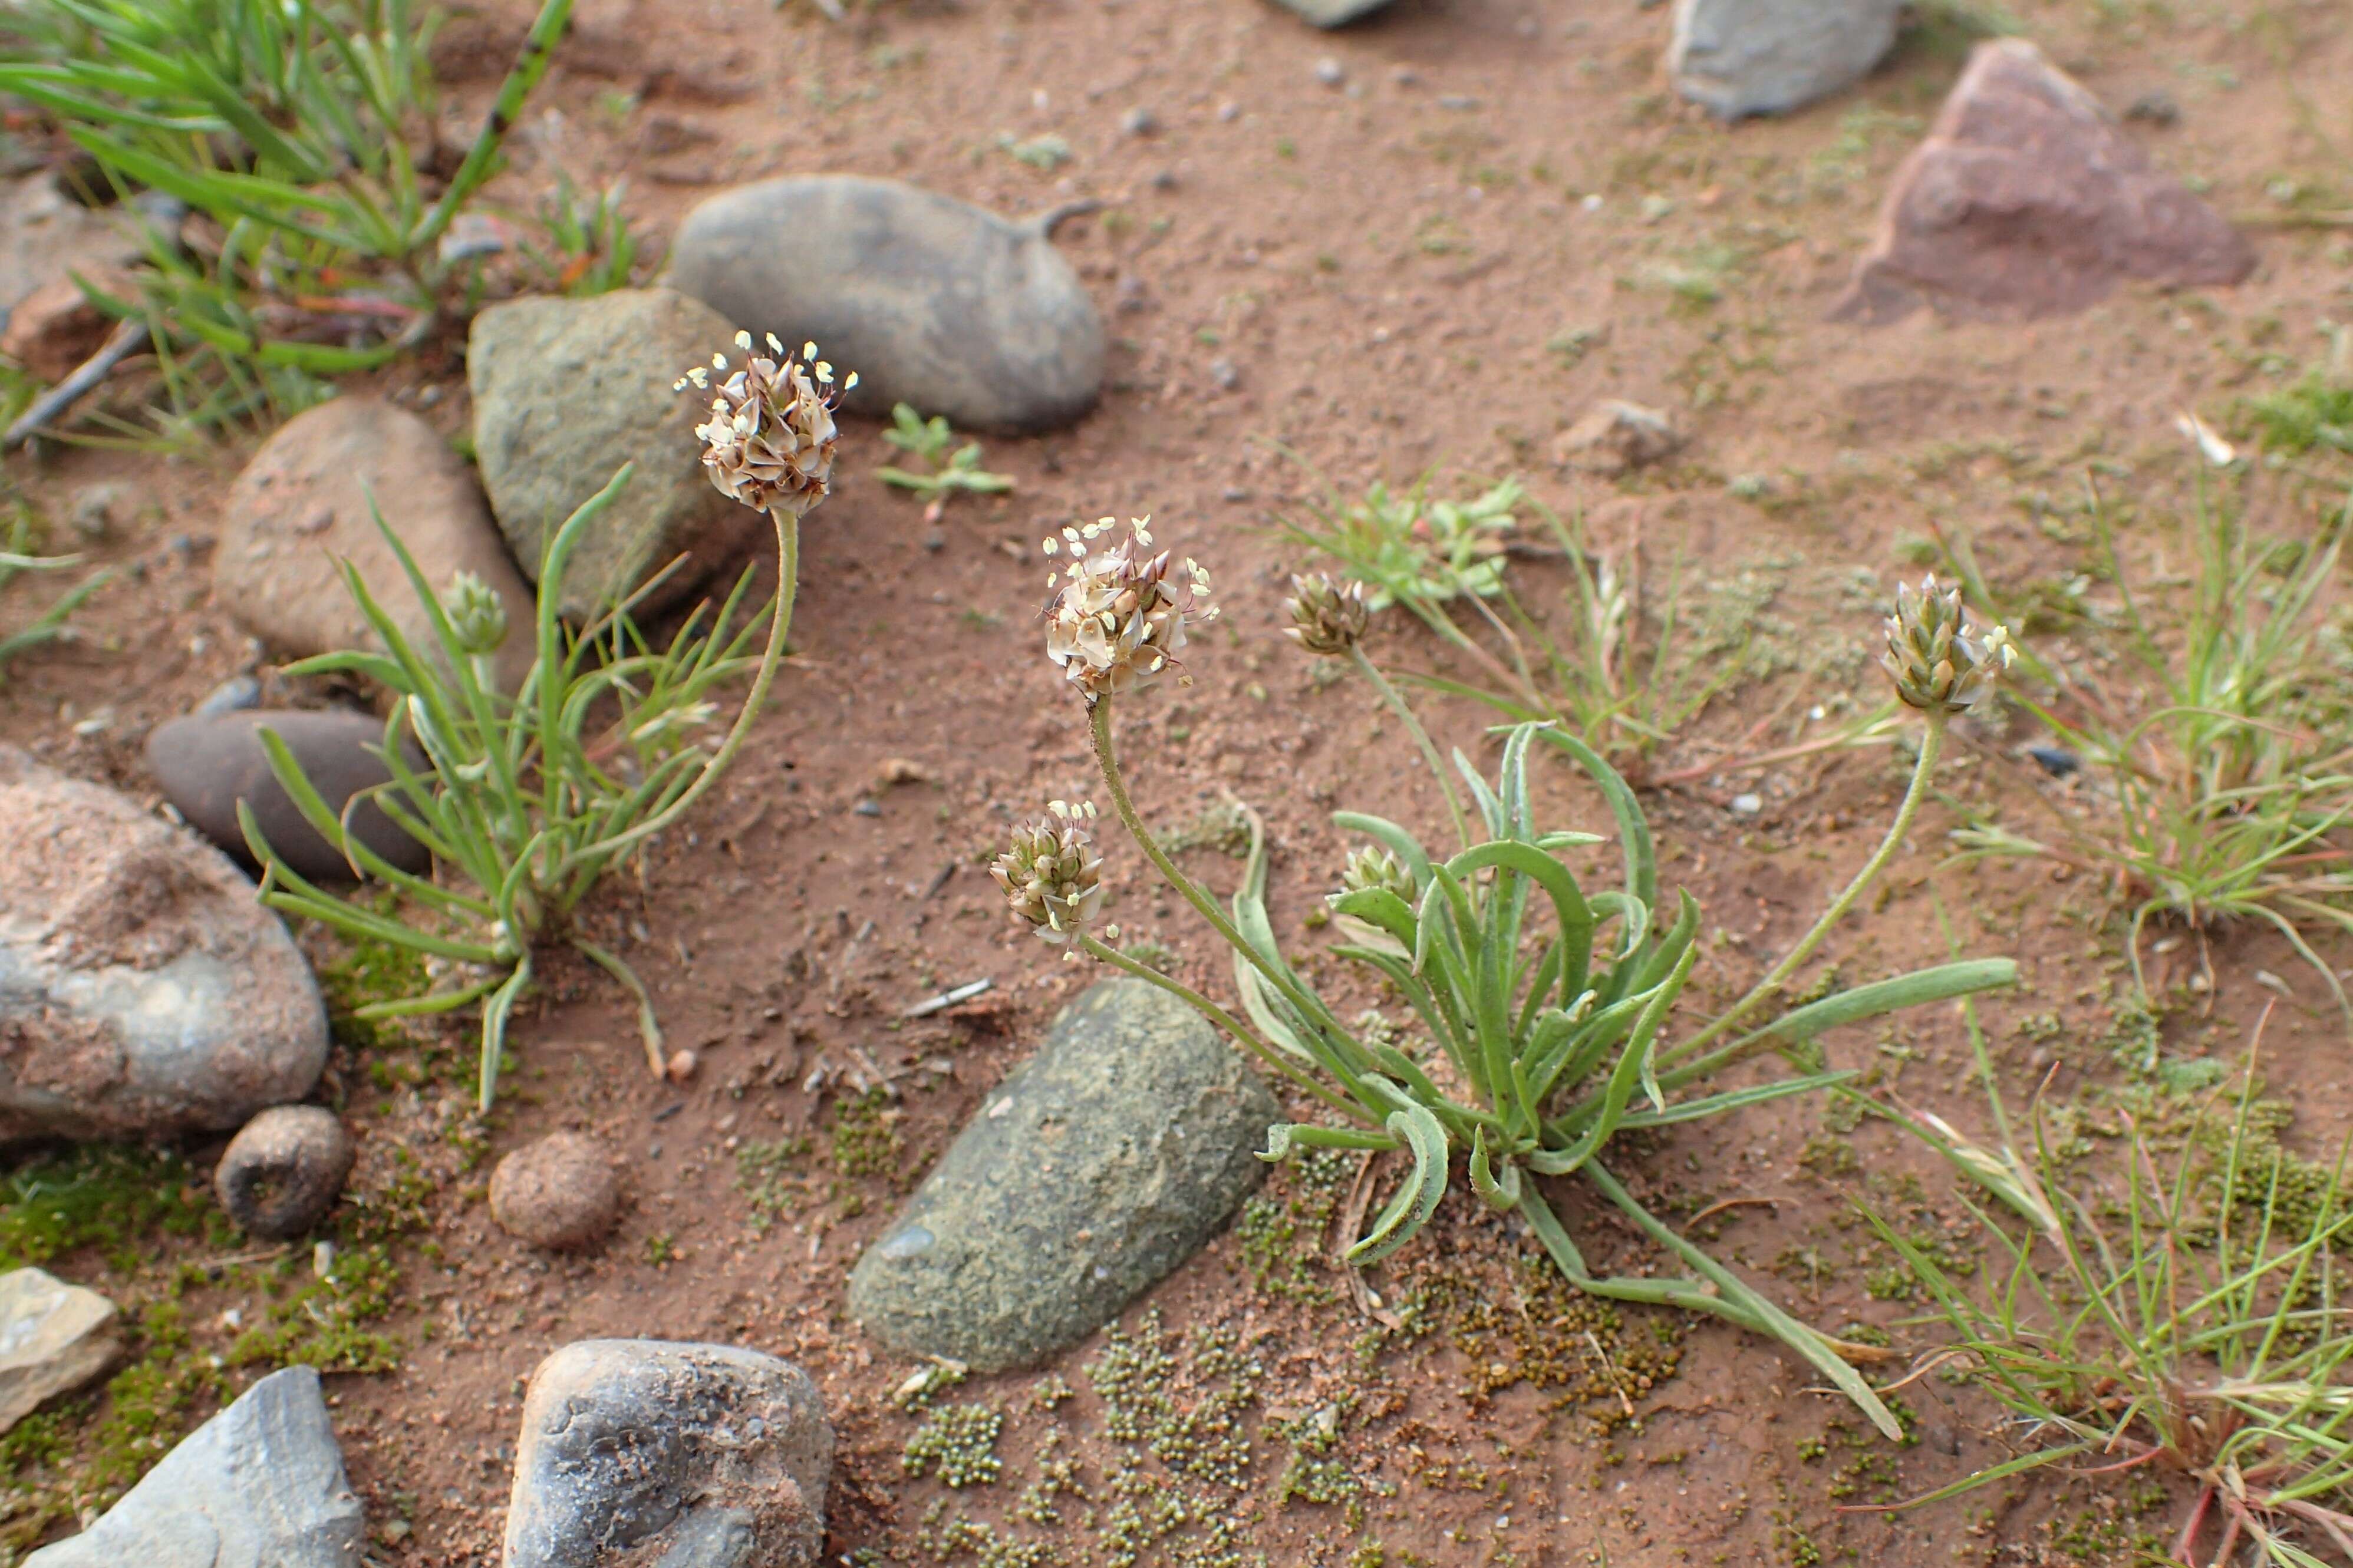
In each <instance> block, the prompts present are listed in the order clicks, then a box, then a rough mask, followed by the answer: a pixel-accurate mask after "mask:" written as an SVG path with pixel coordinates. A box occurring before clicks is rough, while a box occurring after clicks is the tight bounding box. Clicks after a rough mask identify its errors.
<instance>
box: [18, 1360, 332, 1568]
mask: <svg viewBox="0 0 2353 1568" xmlns="http://www.w3.org/2000/svg"><path fill="white" fill-rule="evenodd" d="M365 1530H366V1524H365V1521H364V1518H363V1517H362V1514H361V1511H360V1500H359V1499H358V1498H357V1497H355V1496H353V1492H352V1489H351V1487H350V1485H349V1483H348V1482H346V1481H345V1479H343V1450H342V1449H341V1448H340V1447H337V1446H336V1444H335V1432H334V1428H333V1426H332V1425H330V1424H329V1422H328V1420H327V1404H326V1401H325V1400H324V1399H322V1398H321V1397H320V1395H319V1374H318V1373H317V1372H316V1371H315V1370H314V1369H312V1368H311V1367H307V1366H290V1367H288V1368H287V1369H286V1370H285V1371H283V1372H273V1373H270V1374H269V1376H268V1377H265V1378H263V1379H262V1380H261V1381H260V1382H259V1383H257V1384H254V1385H253V1386H252V1387H251V1388H248V1389H247V1390H246V1391H245V1393H244V1394H240V1395H239V1396H238V1397H237V1402H236V1403H235V1404H233V1405H230V1406H229V1407H228V1408H227V1409H226V1410H224V1411H222V1412H221V1413H220V1414H219V1415H216V1416H214V1417H213V1418H212V1419H211V1420H209V1421H207V1422H206V1423H205V1424H204V1425H203V1426H199V1427H197V1428H196V1429H195V1431H194V1432H192V1433H190V1434H189V1435H188V1436H187V1437H186V1438H185V1439H184V1440H183V1441H182V1442H181V1444H180V1446H179V1447H176V1448H174V1449H173V1450H172V1451H171V1452H170V1453H168V1454H166V1455H164V1458H163V1462H162V1463H160V1464H158V1465H157V1466H156V1467H155V1468H153V1469H152V1470H150V1471H148V1472H147V1474H146V1477H145V1478H144V1479H142V1480H141V1481H140V1483H139V1484H138V1485H137V1486H135V1487H133V1488H132V1489H131V1490H130V1491H128V1492H127V1493H125V1494H124V1495H123V1498H122V1500H121V1502H118V1503H116V1504H115V1505H114V1506H113V1507H112V1508H111V1509H109V1510H107V1511H106V1513H105V1515H104V1516H103V1517H101V1518H100V1520H99V1521H98V1522H97V1523H96V1524H93V1525H91V1526H90V1528H89V1529H88V1530H86V1531H82V1532H81V1533H80V1534H79V1535H76V1536H72V1537H69V1538H68V1539H67V1540H64V1541H60V1542H58V1543H57V1544H56V1545H54V1546H45V1547H43V1548H42V1549H41V1550H40V1551H38V1552H34V1553H33V1554H32V1556H30V1557H28V1558H26V1560H25V1568H124V1565H125V1564H135V1565H136V1568H359V1563H360V1547H361V1542H362V1538H363V1537H364V1534H365Z"/></svg>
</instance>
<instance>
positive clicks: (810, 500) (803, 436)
mask: <svg viewBox="0 0 2353 1568" xmlns="http://www.w3.org/2000/svg"><path fill="white" fill-rule="evenodd" d="M735 346H736V347H737V348H739V349H741V350H743V351H744V363H743V364H742V365H741V366H740V367H733V368H731V367H730V366H729V364H728V363H727V356H726V355H725V354H712V356H711V363H710V365H709V366H708V367H707V368H706V367H705V366H702V365H696V366H695V367H694V368H693V369H692V370H690V371H688V372H687V373H686V374H685V375H683V376H681V378H680V379H679V381H678V383H677V387H678V390H680V391H684V390H685V389H686V388H687V387H689V386H691V387H693V388H694V389H695V390H696V391H697V392H708V393H710V394H712V398H711V417H710V418H709V419H707V420H705V421H704V422H703V423H702V424H700V425H698V426H695V427H694V433H695V434H696V435H697V436H699V437H702V466H703V467H704V468H708V469H709V470H710V471H711V482H712V484H713V485H715V486H717V487H718V489H719V491H720V493H721V494H723V495H725V496H729V497H731V498H733V500H739V501H741V502H743V503H744V505H745V506H748V507H750V508H752V509H753V510H754V511H765V512H789V513H791V514H792V515H793V516H795V517H799V516H802V515H804V514H805V513H807V511H809V510H810V509H812V508H813V507H815V506H816V505H817V504H818V502H819V501H821V500H825V498H826V495H827V493H828V491H829V490H830V489H832V486H833V449H834V446H835V443H836V442H837V441H838V440H839V434H840V433H839V430H837V429H836V428H835V426H834V423H833V411H834V408H835V407H836V406H837V405H839V403H840V402H841V395H842V394H843V393H845V392H848V391H849V389H850V388H852V387H854V386H856V385H857V384H858V376H857V374H855V373H852V374H851V375H850V376H849V379H848V380H846V381H844V382H842V383H841V384H840V385H839V386H836V385H835V384H834V380H833V366H831V365H829V364H828V363H826V362H825V361H823V360H821V359H819V358H818V357H817V345H816V344H815V343H804V344H802V345H801V353H800V357H799V358H797V359H796V358H794V357H793V356H792V355H790V354H788V353H786V352H785V345H784V344H782V343H780V342H777V341H776V334H775V333H773V332H771V333H769V334H768V348H769V350H770V351H771V353H773V354H774V355H775V357H774V358H770V357H769V356H768V355H766V354H758V353H753V352H752V334H751V333H749V332H738V333H736V334H735ZM714 373H716V374H714Z"/></svg>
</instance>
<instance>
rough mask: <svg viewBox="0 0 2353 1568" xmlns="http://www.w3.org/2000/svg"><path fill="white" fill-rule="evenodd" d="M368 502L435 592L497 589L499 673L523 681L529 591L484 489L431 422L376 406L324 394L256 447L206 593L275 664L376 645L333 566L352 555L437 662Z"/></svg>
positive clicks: (415, 642)
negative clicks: (460, 587) (459, 585)
mask: <svg viewBox="0 0 2353 1568" xmlns="http://www.w3.org/2000/svg"><path fill="white" fill-rule="evenodd" d="M371 499H373V500H374V502H375V510H376V511H380V512H381V513H382V514H383V516H384V521H385V526H386V527H388V528H390V529H391V530H392V531H393V532H394V533H395V534H396V535H398V536H399V539H400V542H401V543H402V544H403V545H405V546H406V548H407V550H408V552H409V553H410V554H411V555H413V556H415V557H416V559H417V567H418V569H419V570H420V571H422V572H423V573H424V574H425V581H426V583H427V585H428V586H430V587H431V588H432V590H433V591H434V592H435V593H436V594H439V593H442V592H445V591H446V590H447V589H448V586H449V579H450V577H451V576H452V575H453V574H456V573H458V572H460V571H464V572H471V573H472V574H474V575H475V576H477V577H480V579H481V580H482V581H483V582H485V583H487V584H490V585H491V588H492V589H494V590H496V591H497V593H498V595H499V597H500V599H501V601H502V602H503V603H504V604H505V605H506V607H507V626H508V631H507V640H506V644H505V646H504V647H501V648H500V650H499V653H498V657H497V659H496V667H497V670H498V674H499V678H500V679H501V681H502V682H503V683H504V684H505V685H506V686H507V688H508V689H513V688H514V687H515V686H517V685H519V684H521V682H522V676H523V672H524V671H525V670H527V669H529V668H531V655H532V647H531V625H532V597H531V590H530V588H529V587H527V586H526V585H525V584H524V583H523V580H522V576H521V574H518V573H517V572H516V571H515V567H514V563H513V562H512V561H511V560H509V559H508V558H507V552H506V547H505V546H504V545H503V544H502V543H501V542H500V539H499V531H498V530H497V529H496V528H495V527H493V526H492V525H491V513H490V509H489V507H487V506H486V505H484V504H483V500H482V492H481V488H480V486H478V485H477V484H476V483H475V482H474V475H473V472H472V470H471V469H470V468H467V466H466V462H465V459H464V458H460V457H459V456H458V454H457V453H456V452H454V451H452V450H450V448H449V443H448V442H447V441H445V440H443V439H442V438H441V437H439V436H438V435H437V434H436V433H435V432H434V429H433V427H432V426H430V425H427V424H426V423H425V421H424V420H422V419H419V418H418V417H417V416H416V415H414V414H410V413H408V412H406V410H404V409H400V408H396V407H394V406H393V405H391V404H389V403H385V402H382V401H380V400H379V399H376V398H373V397H354V396H350V395H345V396H342V397H336V398H332V399H330V400H329V401H327V402H325V403H322V404H321V405H319V406H318V407H316V408H311V409H305V410H304V411H303V412H302V413H301V414H298V415H296V416H294V417H293V418H291V419H290V420H288V421H287V422H286V423H285V424H283V425H281V426H279V427H278V429H277V431H276V432H275V433H274V434H272V435H271V436H270V437H269V440H267V441H265V442H263V443H262V444H261V449H260V450H259V451H258V452H256V453H255V454H254V455H253V459H252V461H250V462H248V463H247V464H246V466H245V471H244V472H243V473H240V474H239V475H238V476H237V483H236V484H234V485H232V486H231V487H230V488H229V493H228V500H227V504H226V505H225V506H224V507H223V509H222V517H221V533H220V543H219V545H218V546H217V548H216V549H215V550H214V552H213V593H214V595H216V597H217V598H218V599H219V600H220V602H221V604H222V605H224V606H226V607H227V610H228V612H229V614H231V615H233V616H236V617H237V620H238V622H239V623H240V624H241V625H243V626H244V627H245V628H246V629H247V630H248V631H249V632H251V633H252V634H253V635H254V636H256V637H259V638H260V639H261V640H262V642H263V643H265V644H266V645H268V646H269V648H270V649H271V650H272V651H274V652H276V653H277V654H279V655H280V656H281V657H283V658H309V657H310V656H311V655H312V654H321V653H333V652H337V651H340V650H342V649H344V648H373V647H376V646H377V643H376V638H375V631H374V630H373V628H371V627H370V626H368V623H367V617H365V616H363V615H361V614H360V610H359V606H358V605H354V604H353V602H352V596H351V594H350V593H349V592H348V591H347V590H346V589H345V588H344V586H343V574H342V570H341V566H340V563H342V562H343V561H349V562H350V563H352V564H353V565H354V566H356V567H357V568H359V574H360V578H361V580H362V581H363V582H364V583H366V584H367V586H368V592H369V593H370V594H371V595H374V596H375V602H376V603H377V604H378V605H381V606H383V608H384V611H385V614H386V615H387V616H390V617H391V618H392V623H393V625H395V626H398V627H399V628H400V633H401V636H403V637H406V638H407V639H408V641H409V643H410V645H411V646H412V647H416V648H417V650H418V651H419V652H420V653H424V654H426V655H427V656H428V657H431V656H433V655H434V653H435V650H436V649H437V647H438V645H437V644H436V642H435V640H434V637H433V633H432V622H431V617H430V616H428V615H427V613H426V610H425V606H424V605H422V604H420V603H419V602H418V601H417V592H416V590H415V588H414V587H412V586H411V585H410V584H409V581H408V579H407V577H406V575H405V574H403V573H402V572H401V569H400V561H399V558H398V557H397V556H396V555H394V554H393V552H392V548H391V546H389V545H387V544H386V543H385V540H384V535H383V534H382V533H380V532H378V531H376V526H375V513H374V512H371V510H369V502H370V500H371ZM533 559H534V560H536V559H537V557H536V556H534V557H533Z"/></svg>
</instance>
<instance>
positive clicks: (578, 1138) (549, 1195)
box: [491, 1132, 621, 1251]
mask: <svg viewBox="0 0 2353 1568" xmlns="http://www.w3.org/2000/svg"><path fill="white" fill-rule="evenodd" d="M620 1207H621V1189H620V1184H619V1183H617V1182H616V1181H615V1180H614V1179H613V1162H612V1161H611V1159H609V1158H608V1157H607V1155H606V1152H605V1149H604V1145H602V1144H600V1143H598V1142H596V1140H595V1139H594V1138H591V1137H589V1136H588V1135H587V1134H586V1133H582V1132H551V1133H549V1134H548V1135H547V1136H546V1137H544V1138H542V1139H540V1140H539V1141H538V1142H535V1143H526V1144H524V1145H523V1146H522V1148H520V1149H518V1150H516V1151H515V1152H513V1153H512V1154H509V1155H508V1156H507V1157H506V1158H505V1159H503V1160H501V1161H500V1162H499V1168H498V1169H497V1170H495V1171H493V1172H491V1218H492V1219H495V1220H497V1221H498V1222H499V1227H500V1228H501V1229H502V1230H504V1231H505V1232H506V1233H507V1234H508V1235H510V1236H513V1237H520V1238H521V1239H522V1240H524V1241H528V1242H530V1243H531V1244H532V1245H533V1247H553V1248H554V1249H556V1250H558V1251H564V1250H568V1249H570V1248H574V1247H587V1246H589V1245H591V1244H592V1243H594V1242H596V1241H597V1240H599V1239H600V1238H602V1237H603V1236H604V1235H605V1233H606V1232H607V1231H608V1230H610V1229H612V1228H613V1222H614V1221H615V1220H616V1219H617V1218H618V1217H619V1215H620Z"/></svg>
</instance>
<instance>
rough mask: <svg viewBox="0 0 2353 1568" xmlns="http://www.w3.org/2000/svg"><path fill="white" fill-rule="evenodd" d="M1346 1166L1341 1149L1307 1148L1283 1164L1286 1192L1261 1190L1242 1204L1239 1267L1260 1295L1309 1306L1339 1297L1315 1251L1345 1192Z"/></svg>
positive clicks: (1237, 1228) (1237, 1224) (1237, 1232)
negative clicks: (1262, 1191)
mask: <svg viewBox="0 0 2353 1568" xmlns="http://www.w3.org/2000/svg"><path fill="white" fill-rule="evenodd" d="M1349 1167H1350V1160H1349V1157H1348V1155H1347V1154H1345V1152H1342V1151H1340V1150H1337V1149H1310V1150H1306V1151H1304V1152H1303V1153H1301V1154H1300V1155H1299V1157H1298V1158H1296V1159H1293V1160H1291V1161H1287V1162H1285V1163H1284V1164H1283V1165H1282V1173H1283V1180H1284V1183H1285V1185H1286V1186H1287V1188H1288V1191H1286V1192H1284V1193H1283V1194H1281V1195H1280V1196H1278V1195H1276V1194H1270V1193H1260V1194H1256V1195H1254V1196H1253V1197H1251V1198H1250V1201H1249V1202H1248V1203H1245V1204H1244V1205H1242V1212H1241V1216H1240V1218H1239V1219H1237V1220H1236V1221H1235V1222H1234V1234H1235V1235H1236V1236H1237V1237H1240V1242H1241V1254H1242V1267H1243V1268H1247V1269H1248V1270H1249V1271H1250V1284H1251V1285H1252V1287H1254V1288H1255V1289H1257V1290H1258V1291H1259V1293H1260V1294H1261V1295H1264V1296H1271V1297H1274V1298H1276V1299H1278V1300H1285V1301H1295V1302H1297V1303H1299V1304H1300V1305H1302V1306H1311V1307H1313V1306H1329V1305H1331V1304H1332V1303H1333V1302H1335V1301H1337V1300H1339V1299H1340V1292H1339V1290H1338V1289H1336V1288H1335V1286H1334V1285H1332V1284H1331V1282H1330V1281H1329V1280H1328V1279H1325V1278H1324V1271H1323V1270H1322V1269H1321V1268H1319V1267H1318V1254H1319V1252H1320V1251H1321V1249H1322V1247H1323V1242H1324V1233H1325V1231H1327V1230H1328V1229H1329V1228H1330V1227H1331V1224H1332V1216H1333V1215H1335V1213H1337V1212H1338V1211H1339V1206H1340V1200H1341V1197H1342V1195H1343V1194H1345V1192H1346V1191H1347V1188H1348V1178H1349Z"/></svg>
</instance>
